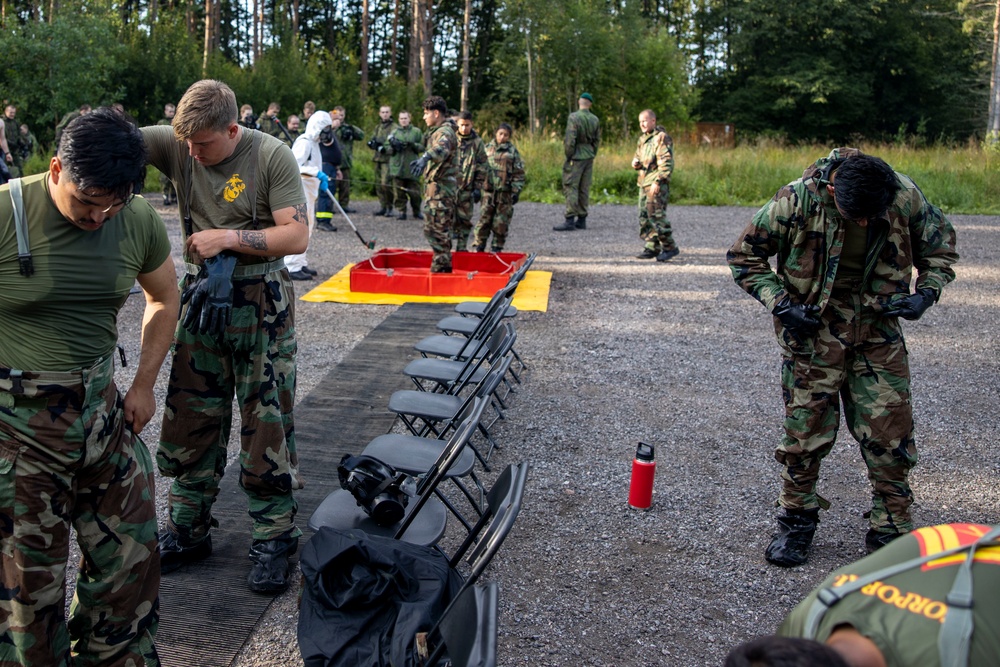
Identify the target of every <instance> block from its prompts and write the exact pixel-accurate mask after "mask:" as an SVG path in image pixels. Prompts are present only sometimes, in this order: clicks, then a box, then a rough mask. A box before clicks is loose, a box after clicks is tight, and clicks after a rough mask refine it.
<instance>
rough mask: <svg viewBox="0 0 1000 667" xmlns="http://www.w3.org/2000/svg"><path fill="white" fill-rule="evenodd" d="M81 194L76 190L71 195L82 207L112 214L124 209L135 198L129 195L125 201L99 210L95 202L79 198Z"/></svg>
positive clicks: (99, 207)
mask: <svg viewBox="0 0 1000 667" xmlns="http://www.w3.org/2000/svg"><path fill="white" fill-rule="evenodd" d="M81 194H83V193H82V192H81V191H80V190H77V191H76V192H74V193H73V198H74V199H76V200H77V201H78V202H80V204H81V205H82V206H87V207H89V208H96V209H98V210H99V211H100V212H101V213H112V212H113V213H117V212H118V211H120V210H122V209H123V208H125V205H126V204H128V203H129V202H130V201H132V198H133V197H135V195H130V196H129V197H128V198H127V199H123V200H121V201H118V202H114V203H113V204H110V205H109V206H107V207H106V208H101V205H100V204H98V203H97V202H93V201H90V199H85V198H84V197H81V196H80V195H81Z"/></svg>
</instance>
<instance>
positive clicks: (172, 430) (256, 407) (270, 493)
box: [156, 267, 302, 546]
mask: <svg viewBox="0 0 1000 667" xmlns="http://www.w3.org/2000/svg"><path fill="white" fill-rule="evenodd" d="M240 268H241V267H237V270H240ZM233 292H234V294H233V317H232V322H231V324H230V325H229V327H228V328H227V329H226V332H225V334H224V335H223V337H222V340H216V339H214V338H213V337H212V336H210V335H202V334H192V333H190V332H189V331H188V330H187V329H185V328H184V327H183V326H181V325H178V327H177V337H176V341H175V343H174V348H173V352H172V359H171V368H170V383H169V385H168V387H167V401H166V407H165V409H164V414H163V428H162V430H161V433H160V446H159V448H158V450H157V453H156V462H157V465H158V466H159V468H160V471H161V472H162V473H163V474H164V475H166V476H168V477H173V478H174V482H173V484H172V485H171V487H170V495H169V507H168V509H169V515H168V522H167V525H168V527H169V528H170V530H172V531H174V532H176V533H177V535H178V537H179V540H180V542H181V543H182V544H184V545H186V546H190V545H191V544H194V543H197V542H199V541H201V540H202V539H203V538H204V537H205V536H206V535H207V534H208V531H209V528H211V527H212V526H213V525H217V524H216V523H215V521H214V519H213V518H212V505H213V504H214V502H215V498H216V496H217V495H218V493H219V483H220V482H221V481H222V476H223V472H224V471H225V468H226V449H227V445H228V444H229V435H230V430H231V428H232V419H233V414H232V405H233V397H234V396H235V397H236V403H237V405H238V407H239V411H240V455H239V464H240V487H241V488H242V489H243V491H244V492H245V493H246V495H247V497H248V499H249V514H250V518H251V519H252V520H253V539H255V540H270V539H274V538H276V537H285V536H287V537H297V536H298V535H301V532H300V531H299V530H298V529H297V528H295V525H294V519H295V513H296V509H297V507H296V503H295V499H294V497H293V495H292V492H293V490H294V489H299V488H302V483H301V480H300V479H299V475H298V457H297V456H296V453H295V431H294V425H293V419H292V405H293V404H294V402H295V354H296V351H297V350H296V342H295V328H294V325H293V319H294V303H293V299H294V294H293V291H292V286H291V280H290V279H289V277H288V272H287V271H286V270H285V269H281V270H280V271H273V272H271V273H269V274H267V275H264V276H255V277H248V278H237V279H235V280H234V281H233ZM182 315H183V313H182Z"/></svg>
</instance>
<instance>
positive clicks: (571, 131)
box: [563, 114, 578, 160]
mask: <svg viewBox="0 0 1000 667" xmlns="http://www.w3.org/2000/svg"><path fill="white" fill-rule="evenodd" d="M577 130H578V128H577V126H576V115H575V114H570V115H569V118H567V119H566V136H565V137H563V149H564V151H565V153H566V159H567V160H572V159H573V155H574V154H575V153H576V133H577Z"/></svg>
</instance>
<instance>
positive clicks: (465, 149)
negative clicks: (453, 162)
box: [458, 130, 486, 190]
mask: <svg viewBox="0 0 1000 667" xmlns="http://www.w3.org/2000/svg"><path fill="white" fill-rule="evenodd" d="M458 158H459V163H460V169H461V172H462V176H461V178H460V179H459V183H458V186H459V189H460V190H482V189H483V183H485V182H486V147H485V145H484V144H483V140H482V137H480V136H479V135H478V134H476V131H475V130H473V131H472V132H470V133H469V134H466V135H461V134H459V135H458Z"/></svg>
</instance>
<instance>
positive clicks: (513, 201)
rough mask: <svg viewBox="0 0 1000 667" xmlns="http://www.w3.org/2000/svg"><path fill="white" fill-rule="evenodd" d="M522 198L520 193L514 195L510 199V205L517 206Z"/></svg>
mask: <svg viewBox="0 0 1000 667" xmlns="http://www.w3.org/2000/svg"><path fill="white" fill-rule="evenodd" d="M520 198H521V193H520V192H515V193H514V195H513V196H512V197H511V198H510V203H511V204H516V203H517V200H519V199H520Z"/></svg>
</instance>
